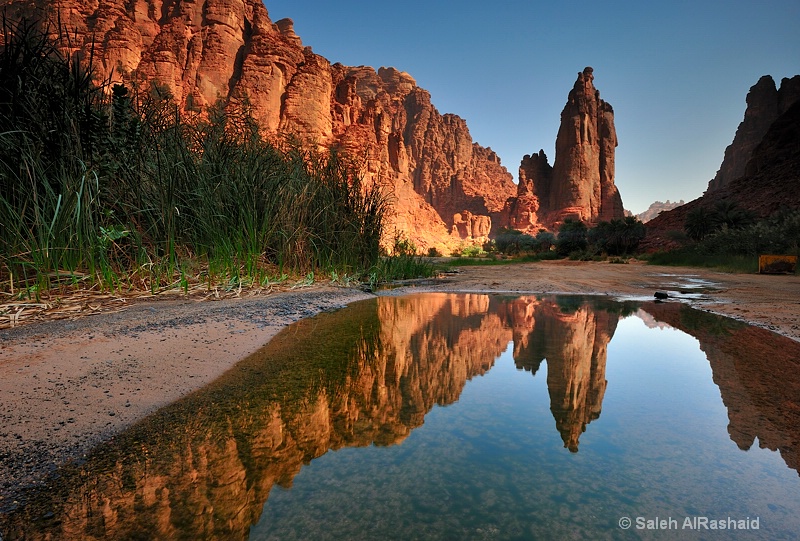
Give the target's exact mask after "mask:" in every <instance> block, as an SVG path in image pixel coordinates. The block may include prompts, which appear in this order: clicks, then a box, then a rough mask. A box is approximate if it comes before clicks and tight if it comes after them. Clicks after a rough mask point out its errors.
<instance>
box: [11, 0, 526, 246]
mask: <svg viewBox="0 0 800 541" xmlns="http://www.w3.org/2000/svg"><path fill="white" fill-rule="evenodd" d="M3 4H7V5H8V6H10V8H9V10H10V11H9V12H8V13H9V15H10V16H11V17H12V19H14V20H18V19H19V18H20V17H22V16H23V15H25V16H29V17H30V16H34V17H38V18H44V19H47V18H50V19H52V20H54V21H55V20H58V18H59V17H60V20H61V21H62V22H63V24H64V26H65V27H66V28H67V29H68V30H69V31H70V42H69V45H68V48H69V49H70V52H79V53H80V54H81V55H82V56H83V57H84V58H89V56H90V55H91V56H92V58H93V59H94V65H95V68H96V69H97V71H98V76H99V77H102V78H105V79H109V80H110V81H112V82H122V83H126V84H134V83H135V84H137V85H139V87H140V88H147V87H148V85H149V84H150V83H151V82H155V81H157V82H159V83H160V84H162V85H165V86H166V87H167V88H169V90H170V91H171V93H172V95H173V96H174V98H175V100H176V102H177V103H178V104H179V105H180V106H181V107H182V109H184V110H185V111H187V112H196V111H202V110H204V108H206V107H208V106H209V105H213V104H215V103H216V102H217V101H218V100H222V101H223V102H230V101H231V100H241V99H243V98H245V97H246V98H247V99H248V100H249V102H250V105H251V107H252V111H253V114H254V115H255V117H256V119H257V120H258V121H259V122H260V124H261V125H262V127H263V128H264V129H265V131H266V132H267V133H269V134H272V135H275V136H283V135H289V134H291V135H293V136H295V137H297V138H298V139H299V140H301V141H304V142H306V143H307V144H311V145H319V146H320V147H339V148H344V149H347V150H348V151H349V152H350V153H351V155H352V156H353V157H354V158H356V159H357V160H364V173H365V176H366V177H367V178H368V179H371V180H375V181H377V182H380V183H381V185H382V186H384V187H385V190H386V193H387V195H388V196H389V198H390V200H391V203H392V209H393V212H392V213H391V216H390V223H389V228H388V229H389V230H390V236H392V235H393V234H394V229H397V230H398V232H400V233H401V234H404V235H405V236H406V237H407V238H410V239H411V240H413V241H414V242H415V243H416V244H417V245H418V246H419V247H420V248H422V249H425V248H428V247H436V248H437V249H439V250H440V251H442V252H443V253H448V252H449V251H450V250H451V249H452V248H454V247H457V246H458V245H459V243H460V242H461V241H464V240H470V239H471V238H472V237H471V236H469V235H468V236H467V237H454V236H452V235H451V231H452V228H453V226H454V222H453V217H454V216H455V215H456V214H460V213H462V212H464V211H468V212H470V213H472V214H473V215H475V216H481V217H484V218H492V220H493V221H494V222H495V223H496V224H499V223H500V221H499V219H498V218H499V216H500V214H501V212H502V210H503V205H504V203H505V202H506V200H507V199H508V198H509V197H511V196H513V195H514V193H515V191H516V186H515V185H514V183H513V181H512V176H511V174H510V173H508V171H506V169H505V168H504V167H503V166H502V165H501V164H500V159H499V158H498V156H497V155H496V154H495V153H494V152H493V151H492V150H491V149H489V148H484V147H481V146H480V145H478V144H476V143H475V142H473V140H472V137H471V135H470V133H469V129H468V127H467V124H466V122H465V121H464V120H463V119H461V118H460V117H458V116H456V115H452V114H445V115H442V114H440V113H439V112H438V111H437V110H436V108H435V107H434V106H433V104H432V103H431V96H430V94H429V93H428V92H427V91H426V90H424V89H422V88H419V87H418V86H417V84H416V81H415V80H414V79H413V78H412V77H411V76H410V75H409V74H407V73H404V72H402V71H399V70H396V69H394V68H381V69H379V70H378V71H377V72H376V71H375V70H374V69H373V68H370V67H363V66H362V67H348V66H343V65H341V64H333V65H331V62H329V61H328V60H327V59H326V58H324V57H322V56H320V55H317V54H315V53H314V52H313V51H312V50H311V48H310V47H304V46H303V44H302V41H301V39H300V37H299V36H298V35H297V34H296V33H295V31H294V25H293V23H292V21H291V20H290V19H282V20H280V21H277V22H273V21H272V20H271V19H270V17H269V14H268V12H267V8H266V7H265V6H264V4H263V3H262V2H260V1H258V0H209V1H207V2H196V1H193V0H177V1H175V2H162V1H160V0H134V1H133V2H124V1H122V0H100V1H99V2H96V1H91V2H90V1H88V0H67V1H59V2H55V1H45V2H38V1H34V0H5V1H4V2H3ZM487 223H491V221H490V222H487Z"/></svg>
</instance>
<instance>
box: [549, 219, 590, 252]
mask: <svg viewBox="0 0 800 541" xmlns="http://www.w3.org/2000/svg"><path fill="white" fill-rule="evenodd" d="M587 247H588V241H587V228H586V224H584V223H583V222H581V221H575V220H566V221H565V222H564V223H563V224H561V227H559V229H558V237H557V238H556V251H557V252H558V253H559V254H561V255H563V256H567V255H570V254H571V253H573V252H583V251H585V250H586V248H587Z"/></svg>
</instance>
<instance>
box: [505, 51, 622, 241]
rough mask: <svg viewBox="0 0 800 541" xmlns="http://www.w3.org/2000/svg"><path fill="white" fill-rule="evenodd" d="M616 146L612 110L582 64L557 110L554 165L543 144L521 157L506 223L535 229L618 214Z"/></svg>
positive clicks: (590, 220)
mask: <svg viewBox="0 0 800 541" xmlns="http://www.w3.org/2000/svg"><path fill="white" fill-rule="evenodd" d="M616 147H617V132H616V129H615V127H614V110H613V108H612V107H611V105H609V104H608V103H606V102H605V101H603V100H602V99H600V92H599V91H598V90H597V89H596V88H595V87H594V70H593V69H592V68H591V67H586V68H585V69H584V70H583V71H582V72H579V73H578V78H577V80H576V81H575V84H574V86H573V88H572V90H571V91H570V93H569V96H568V99H567V103H566V105H565V106H564V110H563V111H562V112H561V125H560V127H559V130H558V136H557V137H556V157H555V163H554V165H553V166H552V167H551V166H550V164H549V163H548V161H547V156H546V155H545V153H544V151H542V150H540V151H539V153H538V154H533V155H526V156H525V157H523V158H522V163H521V164H520V168H519V184H518V186H517V196H516V197H515V198H513V199H511V200H509V201H508V203H507V205H506V212H507V215H508V218H507V219H508V222H509V225H510V226H511V227H514V228H516V229H520V230H523V231H528V232H534V231H535V230H537V229H538V228H540V227H544V228H548V229H553V228H555V227H557V226H558V224H560V223H562V222H563V221H564V220H566V219H575V220H580V221H583V222H586V223H589V224H596V223H597V222H600V221H610V220H613V219H618V218H623V217H624V216H625V214H624V212H625V211H624V209H623V206H622V198H621V196H620V194H619V190H618V189H617V187H616V186H615V184H614V175H615V166H614V158H615V152H616Z"/></svg>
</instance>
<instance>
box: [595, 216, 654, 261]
mask: <svg viewBox="0 0 800 541" xmlns="http://www.w3.org/2000/svg"><path fill="white" fill-rule="evenodd" d="M646 233H647V230H646V229H645V226H644V224H643V223H642V222H640V221H639V220H638V219H636V218H635V217H633V216H627V217H625V218H624V219H622V220H611V221H610V222H600V223H599V224H597V226H596V227H594V228H592V229H590V230H589V232H588V241H589V243H590V244H591V245H592V246H593V247H594V249H595V250H596V251H597V252H601V253H606V254H608V255H627V254H632V253H634V252H635V251H636V250H637V249H638V248H639V243H640V242H641V240H642V239H644V237H645V234H646Z"/></svg>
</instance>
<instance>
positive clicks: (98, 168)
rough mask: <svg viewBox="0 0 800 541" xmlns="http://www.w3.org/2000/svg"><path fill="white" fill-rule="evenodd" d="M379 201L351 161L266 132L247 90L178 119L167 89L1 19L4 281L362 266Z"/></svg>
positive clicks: (16, 284) (377, 232) (231, 276)
mask: <svg viewBox="0 0 800 541" xmlns="http://www.w3.org/2000/svg"><path fill="white" fill-rule="evenodd" d="M109 90H111V91H110V92H109ZM385 213H386V201H385V199H384V197H383V196H382V194H381V191H380V189H379V188H378V187H377V186H373V185H365V183H364V182H362V177H361V175H360V169H359V166H358V164H357V163H355V162H353V161H351V160H350V159H349V158H348V157H347V156H344V155H341V154H339V153H337V152H333V151H325V152H319V151H316V150H309V149H307V148H303V147H302V146H301V145H299V144H296V143H292V142H290V141H288V142H286V143H285V144H281V145H279V146H278V145H274V144H271V143H270V142H268V141H267V140H265V139H264V138H263V137H262V136H261V134H260V133H259V129H258V126H257V124H256V122H255V121H254V120H253V118H252V116H251V115H250V112H249V105H248V103H247V100H246V99H241V100H239V101H238V102H237V103H228V104H225V105H223V104H219V105H217V106H215V107H213V108H211V110H209V111H208V114H207V115H205V116H203V117H202V118H201V117H196V118H191V119H187V118H185V117H184V116H182V115H181V114H180V112H179V111H178V108H177V106H176V105H175V103H174V102H173V100H172V98H171V96H170V95H169V92H168V91H167V90H166V89H164V88H162V87H158V86H156V85H153V86H152V87H150V88H147V89H138V90H134V91H132V90H131V89H128V88H125V87H123V86H120V85H116V86H114V87H113V89H109V88H108V85H106V84H100V85H98V84H95V83H94V82H93V79H92V73H91V59H89V61H88V69H87V63H86V62H84V63H83V64H82V63H81V62H78V61H75V60H74V59H71V58H66V57H64V56H63V55H62V54H61V53H60V50H59V48H58V47H57V46H56V44H54V43H52V42H51V41H50V40H49V39H48V38H47V34H46V32H43V31H40V30H38V29H37V27H36V26H35V25H28V24H26V23H20V24H17V25H12V24H10V23H8V22H7V21H4V22H3V44H2V51H0V291H9V290H11V289H14V288H16V289H18V290H19V289H21V288H29V289H33V290H36V291H39V290H42V289H49V288H52V287H54V286H55V285H57V284H59V283H64V281H71V282H75V281H76V280H88V281H89V282H91V283H92V284H96V285H100V286H102V287H104V288H117V287H124V286H126V285H130V286H131V287H142V286H143V285H144V286H145V287H148V288H150V289H152V290H157V289H159V288H161V287H164V286H169V285H171V284H174V283H175V282H176V280H180V281H184V280H185V276H186V275H187V273H190V272H191V273H194V275H195V277H196V278H198V277H199V278H198V279H201V280H207V281H208V282H209V284H211V283H212V282H214V281H215V280H217V281H231V280H233V281H239V282H241V281H242V280H244V279H247V280H250V281H251V282H257V281H263V280H265V279H269V277H270V275H274V274H275V273H277V274H278V275H281V274H283V273H284V272H289V273H302V274H307V273H312V272H319V271H322V272H331V271H335V272H336V273H337V274H339V275H342V274H351V275H358V274H365V273H367V272H368V270H369V269H370V268H373V267H374V266H375V265H376V264H377V262H378V260H379V253H380V252H379V251H380V247H379V242H380V239H381V232H382V228H383V220H384V216H385ZM134 282H137V283H134Z"/></svg>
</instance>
